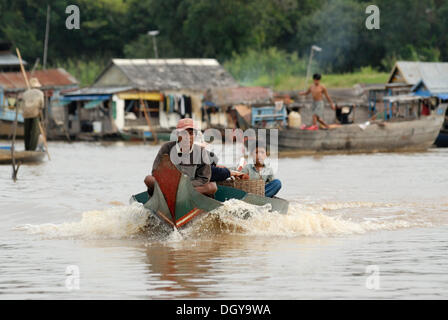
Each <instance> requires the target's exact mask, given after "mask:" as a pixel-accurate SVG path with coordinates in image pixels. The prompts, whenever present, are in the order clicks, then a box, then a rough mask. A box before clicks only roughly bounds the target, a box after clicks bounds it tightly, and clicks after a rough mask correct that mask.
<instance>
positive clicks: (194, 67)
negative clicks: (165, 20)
mask: <svg viewBox="0 0 448 320" xmlns="http://www.w3.org/2000/svg"><path fill="white" fill-rule="evenodd" d="M234 87H238V83H237V82H236V81H235V79H234V78H233V77H232V76H231V75H230V74H229V73H228V72H227V71H226V70H225V69H224V68H223V67H222V66H221V65H220V64H219V63H218V61H217V60H215V59H113V60H112V61H111V62H110V64H109V65H108V66H107V67H106V68H105V70H103V72H101V74H100V75H99V76H98V78H97V79H96V81H95V82H94V84H93V85H92V86H91V87H88V88H83V89H79V90H76V91H71V92H66V93H65V94H64V96H62V97H60V99H59V101H58V103H60V104H65V105H66V106H68V117H69V118H68V124H67V130H68V131H69V133H70V135H73V134H80V135H89V136H95V135H97V136H103V137H104V136H108V135H115V134H120V135H121V136H124V137H130V138H132V137H134V138H143V139H144V138H145V137H150V136H151V135H152V134H153V133H154V132H158V133H159V134H160V132H165V133H168V132H170V130H171V129H172V128H174V127H175V126H176V124H177V121H178V120H179V119H180V118H183V117H192V118H193V119H194V120H195V121H196V122H198V123H201V124H203V126H204V125H205V126H206V125H207V121H205V119H204V106H206V104H205V98H204V96H205V94H206V93H207V90H212V89H214V88H234ZM218 118H219V119H221V118H220V117H218ZM221 120H222V121H225V120H226V119H225V118H224V119H221ZM223 125H224V124H223Z"/></svg>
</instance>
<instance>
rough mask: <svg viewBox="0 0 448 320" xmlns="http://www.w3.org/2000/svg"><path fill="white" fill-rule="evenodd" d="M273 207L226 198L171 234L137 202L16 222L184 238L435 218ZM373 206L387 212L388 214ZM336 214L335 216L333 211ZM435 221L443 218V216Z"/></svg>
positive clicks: (372, 226)
mask: <svg viewBox="0 0 448 320" xmlns="http://www.w3.org/2000/svg"><path fill="white" fill-rule="evenodd" d="M270 209H271V208H270V205H266V206H261V207H260V206H254V205H251V204H248V203H245V202H243V201H239V200H234V199H233V200H229V201H226V202H225V203H224V204H223V206H221V207H219V208H217V209H216V210H214V211H212V212H210V213H209V214H207V215H206V216H204V217H203V218H202V219H197V220H196V221H193V222H192V223H191V224H190V225H189V226H188V227H186V228H184V229H182V230H179V231H175V232H173V230H172V229H171V228H170V227H169V226H167V225H166V224H165V223H163V222H161V221H160V220H159V219H158V218H156V217H155V216H154V215H152V214H151V213H150V212H149V211H148V210H146V209H145V208H144V207H143V205H141V204H139V203H133V204H131V205H128V206H119V207H113V208H108V209H105V210H95V211H88V212H84V213H83V214H82V217H81V220H80V221H78V222H67V223H62V224H41V225H31V224H27V225H22V226H18V227H16V228H15V230H19V231H25V232H27V233H29V234H37V235H41V236H42V237H44V238H76V239H123V238H142V239H149V240H165V241H180V240H182V239H185V238H190V239H191V238H193V239H195V238H203V237H207V238H212V237H213V236H216V235H219V234H229V233H230V234H231V233H238V234H246V235H256V236H284V237H298V236H302V237H331V236H341V235H353V234H363V233H366V232H372V231H381V230H396V229H402V228H412V227H430V226H432V225H433V222H434V221H436V220H434V219H431V218H430V217H429V216H427V215H424V214H418V211H419V210H418V208H417V209H416V208H409V209H406V207H404V206H403V204H401V205H400V204H378V203H370V202H366V203H363V202H349V203H326V204H299V203H291V205H290V208H289V212H288V214H286V215H282V214H279V213H277V212H271V211H270ZM344 209H347V210H349V211H350V212H351V213H352V215H353V216H352V217H347V216H344ZM391 209H392V210H391ZM341 210H342V214H341ZM372 210H373V211H372ZM375 210H383V211H384V210H386V212H387V214H385V213H384V212H378V211H375ZM415 211H417V213H415ZM334 212H336V214H333V213H334ZM437 221H438V222H440V219H439V220H437Z"/></svg>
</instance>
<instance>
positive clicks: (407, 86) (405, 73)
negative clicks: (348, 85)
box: [369, 61, 448, 113]
mask: <svg viewBox="0 0 448 320" xmlns="http://www.w3.org/2000/svg"><path fill="white" fill-rule="evenodd" d="M447 82H448V63H447V62H419V61H397V62H396V63H395V65H394V67H393V68H392V71H391V73H390V76H389V79H388V81H387V83H386V84H385V85H378V86H375V87H372V88H370V91H369V110H370V111H371V113H373V110H376V111H383V110H384V108H385V107H386V109H387V108H388V106H387V105H386V106H385V105H384V97H386V96H402V97H403V98H406V97H405V96H409V95H412V96H416V95H417V96H420V97H427V98H429V97H433V98H438V99H440V102H442V101H446V99H447V95H446V94H447V93H448V89H447V87H448V85H447ZM409 99H411V97H409ZM388 101H390V99H389V100H388ZM389 111H390V110H389Z"/></svg>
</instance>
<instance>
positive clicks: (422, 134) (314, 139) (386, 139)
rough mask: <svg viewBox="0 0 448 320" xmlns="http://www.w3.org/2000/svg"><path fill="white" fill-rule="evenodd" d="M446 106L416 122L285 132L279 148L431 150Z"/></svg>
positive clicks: (352, 150)
mask: <svg viewBox="0 0 448 320" xmlns="http://www.w3.org/2000/svg"><path fill="white" fill-rule="evenodd" d="M446 108H447V105H446V104H444V105H440V106H439V107H438V109H437V110H435V111H434V112H433V113H432V114H431V115H429V116H422V117H421V118H419V119H416V120H403V121H399V120H393V121H373V122H371V123H369V125H366V126H364V127H363V126H362V124H348V125H342V126H340V127H337V128H333V129H329V130H316V131H308V130H300V129H285V130H280V131H279V134H278V147H279V149H295V150H299V151H302V152H310V153H313V152H330V153H331V152H341V151H342V152H388V151H418V150H426V149H428V148H429V147H430V146H431V145H432V144H433V143H434V141H435V140H436V138H437V135H438V134H439V131H440V128H441V126H442V123H443V121H444V115H445V110H446Z"/></svg>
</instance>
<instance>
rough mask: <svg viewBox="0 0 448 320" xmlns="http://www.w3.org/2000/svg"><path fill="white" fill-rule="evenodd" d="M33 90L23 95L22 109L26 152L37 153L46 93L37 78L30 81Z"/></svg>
mask: <svg viewBox="0 0 448 320" xmlns="http://www.w3.org/2000/svg"><path fill="white" fill-rule="evenodd" d="M30 86H31V89H28V90H26V91H25V92H24V93H23V95H22V109H23V119H24V122H25V123H24V129H25V150H27V151H35V150H36V148H37V143H38V141H39V135H40V129H39V116H40V112H41V110H42V109H43V108H44V93H43V92H42V91H41V90H39V89H37V88H40V87H41V84H40V83H39V80H38V79H37V78H31V79H30Z"/></svg>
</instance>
